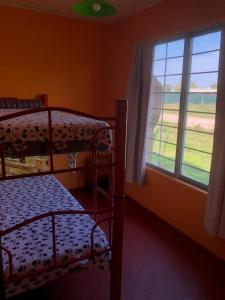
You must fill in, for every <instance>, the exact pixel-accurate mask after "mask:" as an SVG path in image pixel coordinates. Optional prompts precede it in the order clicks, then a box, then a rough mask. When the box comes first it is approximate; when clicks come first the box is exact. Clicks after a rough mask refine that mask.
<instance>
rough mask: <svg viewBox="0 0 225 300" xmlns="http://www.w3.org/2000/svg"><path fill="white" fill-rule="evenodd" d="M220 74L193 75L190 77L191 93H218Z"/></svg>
mask: <svg viewBox="0 0 225 300" xmlns="http://www.w3.org/2000/svg"><path fill="white" fill-rule="evenodd" d="M217 81H218V73H217V72H215V73H205V74H192V75H191V76H190V83H189V92H194V93H216V92H217Z"/></svg>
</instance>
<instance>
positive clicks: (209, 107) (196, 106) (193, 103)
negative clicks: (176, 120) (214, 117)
mask: <svg viewBox="0 0 225 300" xmlns="http://www.w3.org/2000/svg"><path fill="white" fill-rule="evenodd" d="M216 97H217V94H215V93H214V94H213V93H212V94H211V93H189V94H188V106H187V110H189V111H201V112H206V113H207V112H208V113H215V112H216Z"/></svg>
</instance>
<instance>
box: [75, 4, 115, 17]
mask: <svg viewBox="0 0 225 300" xmlns="http://www.w3.org/2000/svg"><path fill="white" fill-rule="evenodd" d="M73 10H74V11H75V12H76V13H77V14H78V15H80V16H85V17H109V16H113V15H115V14H116V13H117V11H118V10H117V8H116V7H114V6H113V5H112V4H110V3H108V2H107V1H106V0H82V1H80V2H78V3H76V4H74V5H73Z"/></svg>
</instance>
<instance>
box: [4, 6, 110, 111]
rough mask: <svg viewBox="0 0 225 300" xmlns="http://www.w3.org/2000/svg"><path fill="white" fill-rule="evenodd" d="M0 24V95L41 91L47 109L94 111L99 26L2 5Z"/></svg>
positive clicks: (97, 87)
mask: <svg viewBox="0 0 225 300" xmlns="http://www.w3.org/2000/svg"><path fill="white" fill-rule="evenodd" d="M0 20H1V21H0V23H1V24H0V97H3V96H10V95H11V96H17V97H33V96H34V95H35V94H37V93H47V94H48V95H49V103H50V105H63V106H67V107H73V108H75V109H79V110H82V111H86V112H93V111H94V109H95V105H94V103H95V101H96V99H99V97H100V95H101V88H102V87H101V74H102V72H103V70H104V68H103V63H104V61H105V56H106V53H105V51H104V47H103V46H104V37H105V28H104V26H102V25H100V24H92V23H89V22H82V21H77V20H75V19H72V18H65V17H61V16H55V15H50V14H45V13H39V12H34V11H31V10H24V9H17V8H7V7H4V6H0Z"/></svg>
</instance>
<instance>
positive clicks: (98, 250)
mask: <svg viewBox="0 0 225 300" xmlns="http://www.w3.org/2000/svg"><path fill="white" fill-rule="evenodd" d="M0 189H1V194H0V229H1V232H2V233H3V237H2V248H3V250H4V249H5V251H3V275H4V281H5V287H4V288H5V295H6V297H7V298H8V297H11V296H13V295H16V294H19V293H22V292H24V291H27V290H30V289H33V288H36V287H38V286H41V285H43V284H45V283H47V282H49V281H51V280H54V279H56V278H58V277H61V276H63V275H65V274H67V273H71V272H74V271H76V270H79V269H85V268H98V269H108V268H109V263H110V245H109V243H108V241H107V237H106V235H105V233H104V232H103V231H102V229H101V228H100V227H99V226H97V224H96V223H95V222H94V221H93V219H92V218H91V217H90V215H88V214H86V213H85V211H84V210H83V207H82V206H81V205H80V204H79V203H78V201H77V200H76V199H75V198H74V197H73V196H72V195H71V194H70V193H69V192H68V191H67V190H66V189H65V188H64V187H63V186H62V185H61V184H60V183H59V181H58V180H57V179H56V178H55V176H53V175H46V176H40V177H30V178H23V179H14V180H9V181H7V182H6V181H2V182H0ZM53 212H54V213H56V214H55V217H54V229H53V224H52V217H51V216H45V217H43V218H39V219H38V220H36V221H35V217H40V216H44V215H45V214H48V213H53ZM57 212H60V214H59V215H57ZM72 212H74V213H75V214H72ZM79 212H80V214H79ZM82 213H83V214H82ZM25 220H33V221H32V222H31V223H28V224H26V225H24V226H22V227H19V226H18V225H20V224H23V222H24V221H25ZM15 226H17V227H19V228H18V229H16V230H12V231H11V232H10V230H11V229H13V228H14V227H15ZM4 232H5V233H6V234H4ZM53 239H55V243H54V242H53ZM54 248H55V249H54ZM8 251H9V252H10V253H11V257H10V258H9V255H8V254H7V253H9V252H8ZM54 251H55V257H54V255H53V253H54ZM10 259H11V262H10ZM54 260H55V261H54Z"/></svg>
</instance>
